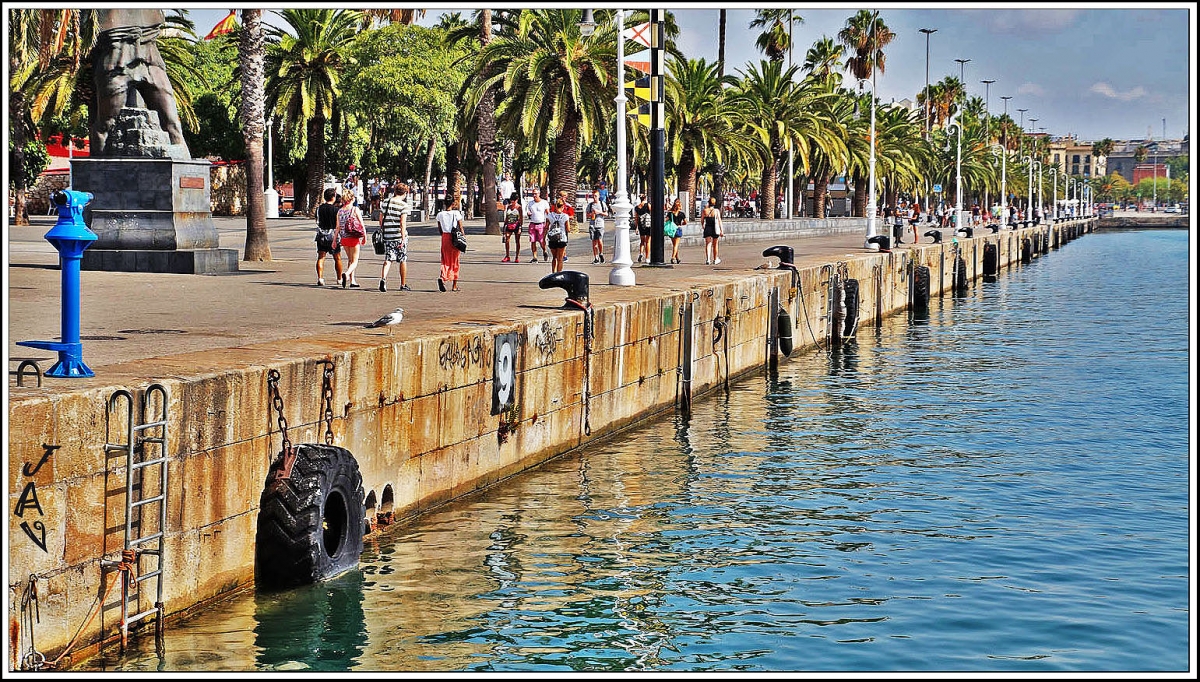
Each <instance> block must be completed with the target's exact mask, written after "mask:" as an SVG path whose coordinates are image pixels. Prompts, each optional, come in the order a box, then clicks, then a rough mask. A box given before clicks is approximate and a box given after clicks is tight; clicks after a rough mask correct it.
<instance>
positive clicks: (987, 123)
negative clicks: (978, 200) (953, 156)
mask: <svg viewBox="0 0 1200 682" xmlns="http://www.w3.org/2000/svg"><path fill="white" fill-rule="evenodd" d="M979 82H980V83H983V143H984V144H985V145H990V144H991V143H992V114H991V112H990V111H989V109H990V107H991V102H992V98H991V89H992V83H995V82H996V80H995V79H992V80H982V81H979ZM983 210H984V211H985V212H990V211H991V210H992V205H991V203H989V202H988V190H987V186H986V185H984V188H983Z"/></svg>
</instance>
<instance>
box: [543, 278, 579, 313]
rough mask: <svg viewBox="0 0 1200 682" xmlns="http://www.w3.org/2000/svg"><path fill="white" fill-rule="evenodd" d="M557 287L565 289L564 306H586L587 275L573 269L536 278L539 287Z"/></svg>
mask: <svg viewBox="0 0 1200 682" xmlns="http://www.w3.org/2000/svg"><path fill="white" fill-rule="evenodd" d="M554 287H558V288H561V289H564V290H566V292H567V300H566V302H565V303H564V304H563V307H564V308H568V307H570V308H576V307H582V308H586V307H587V306H588V276H587V275H586V274H584V273H582V272H576V271H574V270H563V271H562V272H552V273H550V274H549V275H546V276H545V277H543V278H541V279H540V280H538V288H539V289H551V288H554Z"/></svg>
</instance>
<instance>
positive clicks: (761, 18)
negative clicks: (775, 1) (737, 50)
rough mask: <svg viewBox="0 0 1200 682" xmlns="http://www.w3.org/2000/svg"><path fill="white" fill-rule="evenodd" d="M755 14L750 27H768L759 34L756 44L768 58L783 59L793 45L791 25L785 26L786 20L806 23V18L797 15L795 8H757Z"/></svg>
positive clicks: (777, 60)
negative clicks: (794, 11) (794, 12)
mask: <svg viewBox="0 0 1200 682" xmlns="http://www.w3.org/2000/svg"><path fill="white" fill-rule="evenodd" d="M754 15H755V16H754V20H753V21H751V22H750V28H765V29H766V30H765V31H763V32H762V33H760V34H759V36H758V39H757V40H756V41H755V42H754V46H755V47H757V48H758V49H759V50H761V51H762V52H763V54H765V55H767V59H769V60H771V61H773V62H781V61H783V56H784V55H785V54H786V53H787V51H788V48H790V47H791V45H792V36H791V33H790V32H789V31H788V29H789V26H785V25H784V22H788V23H789V24H790V23H791V22H793V21H795V22H800V23H804V20H803V19H801V18H800V17H798V16H795V15H794V14H793V10H789V9H756V10H754Z"/></svg>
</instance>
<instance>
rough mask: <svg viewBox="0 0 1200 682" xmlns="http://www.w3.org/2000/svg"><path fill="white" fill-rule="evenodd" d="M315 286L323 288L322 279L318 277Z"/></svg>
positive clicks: (323, 282)
mask: <svg viewBox="0 0 1200 682" xmlns="http://www.w3.org/2000/svg"><path fill="white" fill-rule="evenodd" d="M317 286H319V287H323V286H325V280H324V279H322V278H320V277H318V278H317Z"/></svg>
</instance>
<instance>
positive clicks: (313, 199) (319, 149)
mask: <svg viewBox="0 0 1200 682" xmlns="http://www.w3.org/2000/svg"><path fill="white" fill-rule="evenodd" d="M305 166H307V168H308V197H307V201H308V205H307V206H305V207H304V214H305V215H307V216H309V217H312V216H315V215H316V214H317V206H318V205H319V204H320V203H321V199H320V197H321V193H322V192H323V191H324V190H325V118H324V117H322V116H314V117H312V118H310V119H308V152H307V153H306V154H305Z"/></svg>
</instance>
